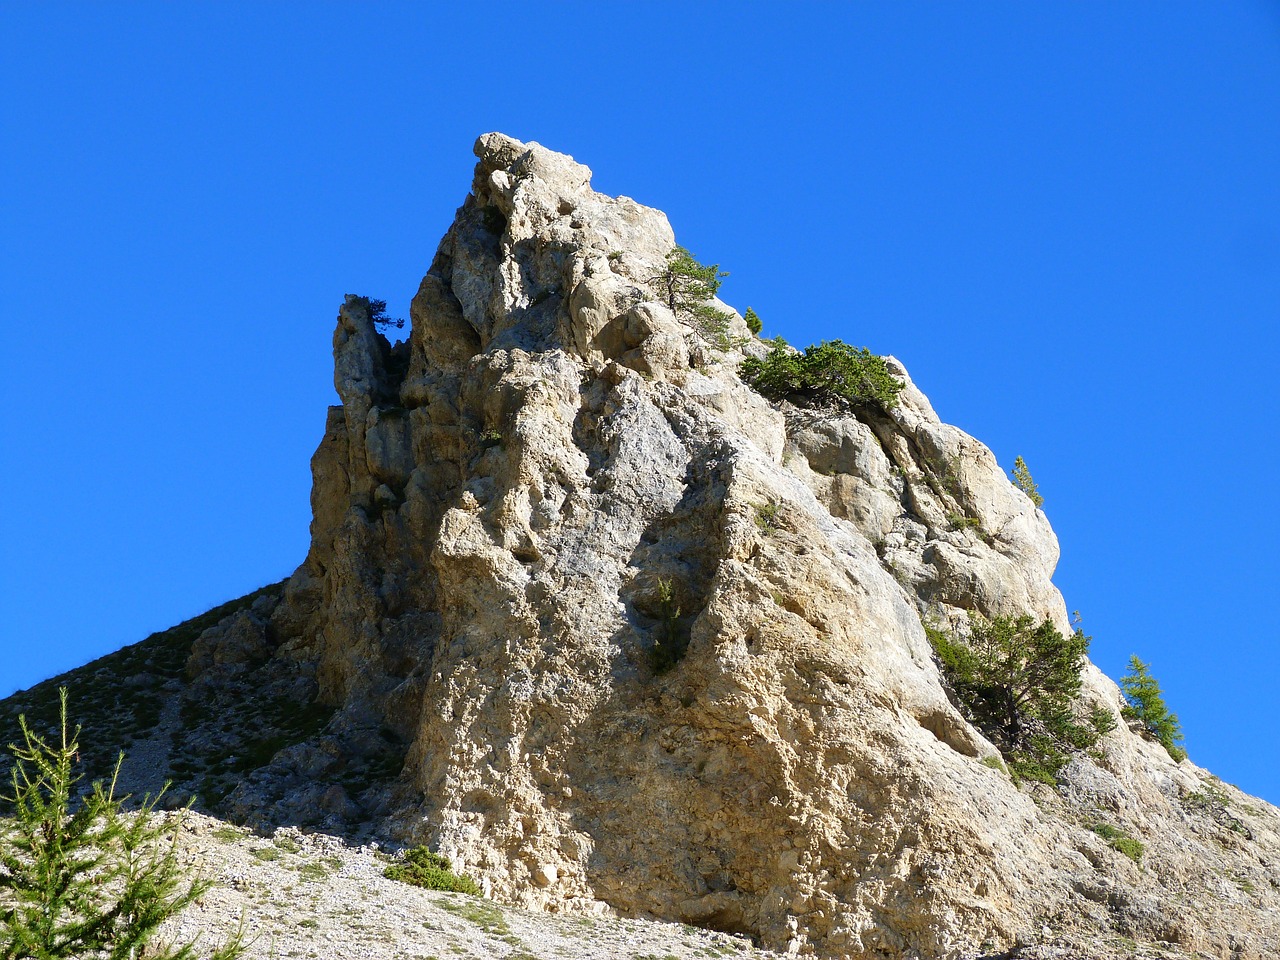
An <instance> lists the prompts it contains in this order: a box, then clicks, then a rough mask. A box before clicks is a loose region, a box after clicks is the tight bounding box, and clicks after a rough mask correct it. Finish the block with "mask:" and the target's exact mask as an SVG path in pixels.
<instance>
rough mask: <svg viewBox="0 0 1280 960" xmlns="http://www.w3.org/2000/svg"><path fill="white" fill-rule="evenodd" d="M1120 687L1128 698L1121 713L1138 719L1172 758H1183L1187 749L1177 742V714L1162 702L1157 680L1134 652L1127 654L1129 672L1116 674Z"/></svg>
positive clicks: (1179, 730) (1162, 698)
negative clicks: (1118, 675)
mask: <svg viewBox="0 0 1280 960" xmlns="http://www.w3.org/2000/svg"><path fill="white" fill-rule="evenodd" d="M1120 689H1121V690H1123V691H1124V698H1125V700H1126V701H1128V706H1126V707H1125V708H1124V710H1123V711H1121V712H1122V714H1123V715H1124V716H1125V717H1126V718H1127V719H1130V720H1137V721H1138V722H1139V723H1141V724H1142V727H1143V729H1144V730H1146V731H1147V733H1149V734H1151V736H1153V737H1155V738H1156V740H1157V741H1159V742H1160V745H1161V746H1163V747H1164V748H1165V749H1166V750H1167V751H1169V756H1171V757H1173V759H1174V760H1179V761H1180V760H1184V759H1186V756H1187V751H1186V750H1184V749H1183V748H1182V747H1181V746H1179V744H1180V743H1181V742H1182V739H1183V738H1182V724H1180V723H1179V722H1178V715H1177V714H1176V713H1172V712H1170V710H1169V708H1168V707H1167V706H1166V705H1165V702H1164V695H1163V694H1162V693H1161V692H1160V684H1159V682H1158V681H1157V680H1156V678H1155V677H1153V676H1152V675H1151V666H1150V665H1149V664H1146V663H1143V662H1142V661H1141V660H1139V659H1138V658H1137V657H1136V656H1132V657H1130V658H1129V673H1128V674H1127V675H1126V676H1123V677H1121V678H1120Z"/></svg>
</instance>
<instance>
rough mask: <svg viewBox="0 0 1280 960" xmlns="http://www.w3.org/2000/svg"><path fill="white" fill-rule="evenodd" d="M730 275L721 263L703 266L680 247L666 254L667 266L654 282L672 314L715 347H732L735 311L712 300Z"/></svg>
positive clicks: (735, 344)
mask: <svg viewBox="0 0 1280 960" xmlns="http://www.w3.org/2000/svg"><path fill="white" fill-rule="evenodd" d="M728 275H729V274H728V273H727V272H726V271H723V270H721V269H720V264H718V263H713V264H711V265H710V266H703V265H702V264H701V263H699V262H698V261H697V260H695V259H694V258H693V254H691V253H690V252H689V251H688V250H686V249H685V248H684V247H680V246H677V247H676V248H675V249H674V250H672V251H671V252H670V253H668V254H667V265H666V267H664V268H663V270H662V272H661V273H660V274H658V275H657V276H656V277H654V278H653V280H652V281H651V282H653V283H656V284H657V285H658V289H659V290H660V292H661V296H662V300H663V302H664V303H665V304H666V305H667V306H668V307H670V308H671V312H672V313H674V314H675V315H676V316H677V317H679V318H680V319H681V320H684V321H685V322H687V323H690V324H692V325H693V326H694V327H696V328H697V330H698V333H700V334H701V335H702V338H703V339H704V340H706V341H707V342H708V343H710V344H711V345H712V346H713V347H715V348H716V349H718V350H729V349H732V348H733V347H734V346H737V343H736V342H735V341H734V339H733V337H731V336H730V335H729V321H730V320H732V319H733V314H731V313H728V312H727V311H725V310H721V309H720V308H719V307H716V306H714V305H713V304H712V303H711V302H710V301H711V299H712V298H713V297H714V296H715V295H716V291H717V290H719V289H720V282H721V280H722V279H723V278H724V277H727V276H728Z"/></svg>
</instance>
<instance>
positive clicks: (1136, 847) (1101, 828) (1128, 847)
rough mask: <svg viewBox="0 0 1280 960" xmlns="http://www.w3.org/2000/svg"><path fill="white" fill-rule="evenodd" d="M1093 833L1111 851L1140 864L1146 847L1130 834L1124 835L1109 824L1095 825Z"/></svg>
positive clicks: (1117, 828) (1123, 832)
mask: <svg viewBox="0 0 1280 960" xmlns="http://www.w3.org/2000/svg"><path fill="white" fill-rule="evenodd" d="M1092 829H1093V832H1094V833H1096V834H1097V835H1098V836H1100V837H1101V838H1102V839H1103V840H1105V841H1107V846H1109V847H1110V848H1111V849H1112V850H1115V851H1117V852H1119V853H1123V854H1124V855H1125V856H1126V857H1128V858H1129V859H1130V860H1132V861H1133V862H1134V863H1141V862H1142V855H1143V854H1144V853H1145V852H1146V847H1144V846H1143V845H1142V841H1141V840H1139V839H1138V838H1137V837H1135V836H1132V835H1131V834H1128V833H1125V831H1123V830H1121V829H1120V828H1119V827H1113V826H1112V825H1111V824H1109V823H1097V824H1094V826H1093V827H1092Z"/></svg>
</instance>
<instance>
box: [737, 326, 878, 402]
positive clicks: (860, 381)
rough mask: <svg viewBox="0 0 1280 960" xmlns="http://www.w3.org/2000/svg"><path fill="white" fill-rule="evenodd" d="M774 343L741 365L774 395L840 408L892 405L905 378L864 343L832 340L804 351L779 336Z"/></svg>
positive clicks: (756, 385) (774, 397) (751, 380)
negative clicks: (901, 378) (850, 343)
mask: <svg viewBox="0 0 1280 960" xmlns="http://www.w3.org/2000/svg"><path fill="white" fill-rule="evenodd" d="M770 342H771V343H772V344H773V347H772V349H770V351H769V353H768V354H767V355H766V356H765V357H764V358H763V359H760V358H757V357H748V358H747V359H746V360H744V361H743V363H742V366H741V367H740V368H739V373H740V374H741V375H742V379H743V380H745V381H746V382H747V383H748V384H750V385H751V386H752V387H754V388H755V390H756V392H758V393H760V394H761V395H762V396H765V397H767V398H768V399H770V400H775V401H777V400H788V401H790V402H791V403H794V404H795V405H796V406H801V407H827V408H835V409H840V410H848V409H851V408H853V407H855V406H860V405H865V404H872V405H875V406H878V407H880V408H881V409H883V410H890V409H892V408H893V406H894V405H895V404H896V403H897V402H898V392H899V391H900V390H901V389H902V381H901V380H899V379H897V378H896V377H895V376H893V375H892V374H891V373H890V372H889V368H888V366H887V365H886V364H885V362H884V357H881V356H877V355H876V354H874V353H872V352H871V351H870V350H868V349H867V348H866V347H851V346H849V345H848V344H847V343H844V342H842V341H840V340H828V341H823V342H822V343H820V344H811V345H810V346H808V347H805V349H804V352H802V353H801V352H798V351H796V350H793V349H791V347H789V346H788V345H787V342H786V341H785V340H783V339H782V338H781V337H777V338H775V339H774V340H772V341H770Z"/></svg>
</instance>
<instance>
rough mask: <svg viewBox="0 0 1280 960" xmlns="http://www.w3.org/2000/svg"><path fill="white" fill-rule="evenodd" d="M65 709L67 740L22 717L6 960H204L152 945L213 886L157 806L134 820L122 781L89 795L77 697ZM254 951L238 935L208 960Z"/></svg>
mask: <svg viewBox="0 0 1280 960" xmlns="http://www.w3.org/2000/svg"><path fill="white" fill-rule="evenodd" d="M61 697H62V714H61V716H62V729H61V735H60V737H59V738H58V739H54V740H53V741H52V742H50V740H48V739H46V738H44V737H41V736H39V735H38V734H36V733H34V732H33V731H32V730H31V728H30V727H28V726H27V722H26V718H25V717H20V718H19V723H20V724H21V727H22V736H23V739H24V741H25V742H24V743H23V744H22V745H20V746H19V745H16V744H15V745H13V746H11V747H10V750H11V751H12V754H13V766H12V769H11V772H10V774H11V775H10V789H11V791H12V792H11V793H10V794H8V795H7V796H3V797H0V799H2V800H3V801H4V802H5V805H6V806H7V807H8V809H7V810H6V811H5V813H6V815H7V816H8V817H10V818H12V819H6V820H3V821H0V938H2V939H0V960H63V958H72V957H74V958H77V960H135V958H138V957H140V956H143V955H144V954H143V949H144V948H146V953H145V956H146V957H147V958H148V960H196V957H197V953H196V951H195V947H194V945H193V944H184V945H153V946H148V945H149V944H151V942H152V941H153V939H154V938H155V934H156V931H157V930H158V928H159V927H160V925H161V924H162V923H163V922H164V921H165V920H167V919H168V918H169V917H171V916H173V915H174V914H176V913H178V912H179V911H180V910H182V909H183V908H184V907H186V906H187V905H188V904H190V903H191V902H192V901H193V900H195V899H196V898H197V897H199V896H200V895H201V894H202V893H204V891H205V890H207V889H208V887H209V883H208V881H206V880H202V879H193V880H189V879H187V877H186V876H185V872H184V870H183V868H182V867H181V866H180V865H179V863H178V859H177V852H176V849H175V840H176V830H177V822H176V821H175V820H174V819H171V818H168V817H165V818H159V817H156V816H155V815H154V807H155V800H153V799H151V798H147V799H145V800H143V801H142V802H141V803H140V804H138V805H137V809H135V810H132V811H125V810H124V809H123V800H122V799H118V798H117V797H116V796H115V782H116V778H115V776H113V777H112V780H111V782H110V783H109V784H105V785H104V784H103V783H102V782H100V781H99V782H96V783H94V784H93V785H92V786H91V787H90V789H89V790H88V792H85V793H83V795H78V794H79V793H81V791H78V790H77V784H78V783H79V782H80V781H81V779H82V778H83V775H82V774H79V773H77V772H76V769H75V767H76V764H77V758H78V755H79V750H80V744H79V735H80V728H79V727H77V728H76V729H75V731H74V732H71V733H69V732H68V729H67V691H66V688H63V689H62V690H61ZM123 759H124V757H123V755H121V757H120V760H123ZM119 771H120V765H119V761H118V762H117V764H116V774H117V775H118V774H119ZM243 951H244V945H243V941H242V938H241V937H240V936H239V935H237V936H235V937H233V938H232V939H231V940H230V941H229V942H228V943H226V944H224V945H223V946H221V947H219V948H216V949H214V950H212V951H211V952H209V953H208V954H207V956H208V957H209V958H210V960H233V958H235V957H238V956H239V955H240V954H241V953H243Z"/></svg>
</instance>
